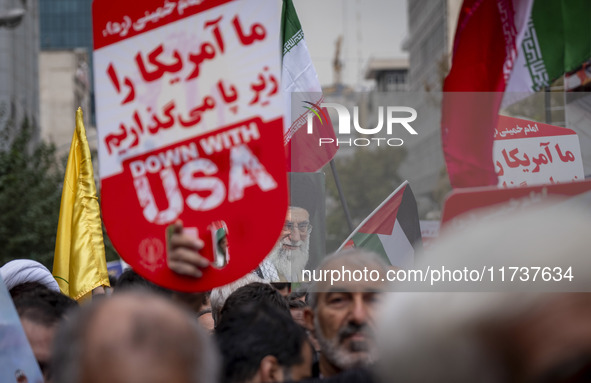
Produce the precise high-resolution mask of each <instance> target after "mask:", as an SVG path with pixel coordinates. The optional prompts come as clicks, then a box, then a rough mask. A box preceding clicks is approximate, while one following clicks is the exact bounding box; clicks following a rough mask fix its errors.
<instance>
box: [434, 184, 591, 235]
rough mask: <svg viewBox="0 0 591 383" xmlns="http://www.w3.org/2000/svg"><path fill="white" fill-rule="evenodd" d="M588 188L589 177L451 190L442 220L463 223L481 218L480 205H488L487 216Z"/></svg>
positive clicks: (467, 223)
mask: <svg viewBox="0 0 591 383" xmlns="http://www.w3.org/2000/svg"><path fill="white" fill-rule="evenodd" d="M590 190H591V181H580V182H569V183H563V184H555V185H543V186H529V187H518V188H508V189H499V188H497V187H483V188H465V189H456V190H454V191H453V192H452V193H451V194H450V195H449V196H448V197H447V199H446V200H445V204H444V207H443V216H442V218H441V224H442V225H443V226H449V225H453V226H465V225H469V224H470V223H471V220H472V219H473V218H478V219H481V218H482V212H481V211H479V210H481V209H486V208H490V210H488V212H487V213H486V214H487V215H488V216H493V215H497V214H504V213H506V212H511V211H515V210H518V209H521V208H527V207H530V206H532V205H533V206H535V205H537V204H541V203H544V202H548V201H549V200H550V199H552V198H566V197H573V196H576V195H579V194H583V193H586V192H589V191H590Z"/></svg>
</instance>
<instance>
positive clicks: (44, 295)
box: [10, 282, 78, 382]
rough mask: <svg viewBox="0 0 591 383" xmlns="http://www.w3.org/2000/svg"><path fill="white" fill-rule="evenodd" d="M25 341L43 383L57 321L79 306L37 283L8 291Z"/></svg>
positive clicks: (49, 361)
mask: <svg viewBox="0 0 591 383" xmlns="http://www.w3.org/2000/svg"><path fill="white" fill-rule="evenodd" d="M10 293H11V297H12V299H13V302H14V305H15V307H16V311H17V313H18V315H19V318H20V321H21V324H22V326H23V330H24V331H25V334H26V336H27V340H28V341H29V344H30V345H31V349H32V350H33V354H34V355H35V359H37V363H39V367H40V369H41V372H42V373H43V377H44V379H45V381H46V382H49V381H51V368H50V365H51V358H52V350H51V345H52V342H53V338H54V336H55V333H56V329H57V326H58V324H59V322H60V321H61V320H62V319H64V318H65V317H66V315H67V314H68V313H69V312H70V310H72V309H75V308H76V307H77V306H78V304H77V303H76V301H74V300H73V299H71V298H69V297H67V296H65V295H63V294H62V293H59V292H55V291H53V290H50V289H49V288H47V287H46V286H45V285H43V284H41V283H39V282H26V283H23V284H20V285H17V286H15V287H13V288H12V289H11V290H10Z"/></svg>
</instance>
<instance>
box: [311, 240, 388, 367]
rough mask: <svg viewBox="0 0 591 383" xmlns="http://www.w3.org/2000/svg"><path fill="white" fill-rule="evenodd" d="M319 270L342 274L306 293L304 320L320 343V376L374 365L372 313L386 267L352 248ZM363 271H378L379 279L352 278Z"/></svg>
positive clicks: (330, 260)
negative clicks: (337, 278) (306, 301)
mask: <svg viewBox="0 0 591 383" xmlns="http://www.w3.org/2000/svg"><path fill="white" fill-rule="evenodd" d="M319 270H321V271H322V272H324V270H327V271H331V270H336V271H339V272H341V275H342V278H340V280H338V281H337V280H333V281H332V283H330V281H322V282H316V283H314V284H313V285H312V286H311V288H310V290H309V303H310V309H309V310H307V311H306V312H305V319H306V322H307V323H308V325H311V326H313V327H314V331H315V335H316V337H317V339H318V342H319V343H320V347H321V350H322V351H321V352H322V354H321V361H320V362H321V364H320V369H321V373H323V375H332V374H335V373H338V372H340V371H342V370H346V369H350V368H353V367H363V366H367V365H369V364H371V363H373V362H374V361H375V359H376V354H377V350H376V345H375V339H374V311H375V308H376V304H377V302H378V301H379V298H380V295H381V292H382V291H383V290H384V288H385V282H383V281H382V277H384V276H385V273H386V266H385V265H384V263H383V262H382V260H381V259H380V258H379V257H378V256H377V255H375V254H373V253H368V252H365V251H362V250H357V249H354V250H346V251H344V252H342V253H340V254H335V255H332V256H329V257H327V258H326V259H325V261H324V262H323V263H322V264H321V265H320V267H319ZM364 270H367V274H366V275H370V273H371V272H372V271H373V270H377V271H378V272H379V273H380V276H381V277H380V278H377V280H376V281H372V280H371V279H370V278H367V280H365V279H366V278H361V280H359V281H357V278H354V279H353V273H358V274H359V273H360V275H363V271H364ZM347 273H349V274H347ZM328 275H330V272H329V273H328Z"/></svg>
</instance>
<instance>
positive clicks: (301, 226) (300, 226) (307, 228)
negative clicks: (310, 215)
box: [283, 221, 312, 234]
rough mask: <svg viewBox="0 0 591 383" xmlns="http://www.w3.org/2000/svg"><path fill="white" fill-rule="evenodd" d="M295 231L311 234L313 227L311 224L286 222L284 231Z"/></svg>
mask: <svg viewBox="0 0 591 383" xmlns="http://www.w3.org/2000/svg"><path fill="white" fill-rule="evenodd" d="M294 229H297V230H298V231H299V232H300V234H310V232H311V231H312V225H310V222H300V223H294V222H289V221H286V222H285V224H284V225H283V231H286V232H287V231H289V232H290V233H293V231H294Z"/></svg>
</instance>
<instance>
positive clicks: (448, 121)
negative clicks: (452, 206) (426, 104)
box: [441, 0, 533, 188]
mask: <svg viewBox="0 0 591 383" xmlns="http://www.w3.org/2000/svg"><path fill="white" fill-rule="evenodd" d="M532 2H533V1H532V0H464V3H463V4H462V8H461V9H460V15H459V18H458V24H457V27H456V35H455V39H454V47H453V57H452V67H451V70H450V72H449V74H448V76H447V77H446V78H445V82H444V85H443V92H444V94H443V104H442V115H441V141H442V145H443V154H444V157H445V162H446V165H447V171H448V174H449V179H450V182H451V185H452V186H453V187H454V188H457V187H473V186H488V185H496V184H497V176H496V174H495V169H494V165H493V161H492V148H493V135H494V130H495V127H496V125H497V119H498V111H499V107H500V105H501V101H502V98H503V92H504V90H505V87H506V85H507V82H508V80H509V76H510V74H511V70H512V69H513V65H514V62H515V58H516V56H517V47H518V46H519V45H520V42H521V41H522V40H523V35H524V34H525V27H526V26H527V21H528V19H529V14H530V9H531V5H532Z"/></svg>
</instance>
